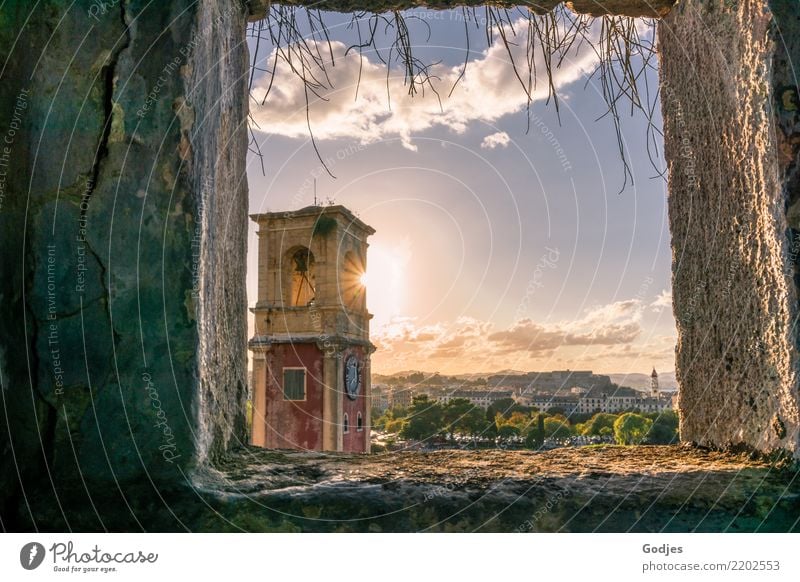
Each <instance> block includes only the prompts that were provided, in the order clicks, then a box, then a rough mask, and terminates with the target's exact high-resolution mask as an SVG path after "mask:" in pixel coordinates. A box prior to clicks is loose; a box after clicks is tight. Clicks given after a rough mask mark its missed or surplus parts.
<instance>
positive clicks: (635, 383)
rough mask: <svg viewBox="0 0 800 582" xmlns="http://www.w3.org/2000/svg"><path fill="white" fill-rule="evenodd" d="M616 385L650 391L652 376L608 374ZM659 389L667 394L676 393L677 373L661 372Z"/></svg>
mask: <svg viewBox="0 0 800 582" xmlns="http://www.w3.org/2000/svg"><path fill="white" fill-rule="evenodd" d="M607 375H608V376H610V377H611V381H612V382H614V384H618V385H620V386H629V387H630V388H635V389H637V390H649V389H650V374H607ZM658 387H659V388H660V389H661V390H664V391H665V392H674V391H675V390H677V389H678V383H677V382H676V381H675V372H661V373H659V374H658Z"/></svg>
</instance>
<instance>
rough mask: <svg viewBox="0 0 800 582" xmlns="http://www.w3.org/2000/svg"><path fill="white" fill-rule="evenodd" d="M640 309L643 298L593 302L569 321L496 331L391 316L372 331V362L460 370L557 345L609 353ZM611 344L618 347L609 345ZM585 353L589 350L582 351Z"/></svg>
mask: <svg viewBox="0 0 800 582" xmlns="http://www.w3.org/2000/svg"><path fill="white" fill-rule="evenodd" d="M644 309H645V304H643V303H642V302H641V301H639V300H636V299H631V300H626V301H618V302H615V303H610V304H608V305H601V306H597V307H594V308H592V309H589V310H587V311H586V312H585V313H584V314H583V316H582V317H580V318H579V319H576V320H573V321H562V322H557V323H540V322H535V321H533V320H531V319H523V320H520V321H518V322H516V323H515V324H513V325H512V326H510V327H509V328H507V329H504V330H500V331H493V326H492V324H491V323H489V322H485V321H480V320H476V319H473V318H467V317H461V318H459V319H458V320H456V321H454V322H452V323H437V324H433V325H418V324H417V322H416V321H415V320H414V319H412V318H395V319H394V320H393V321H392V323H391V324H390V325H387V326H385V327H383V328H381V329H379V330H375V332H374V333H373V338H372V339H373V342H374V343H375V344H376V345H377V346H378V351H377V352H376V354H375V356H374V357H375V358H376V360H375V365H376V366H377V367H379V368H382V369H405V368H408V367H412V368H414V367H415V366H416V368H415V369H417V368H419V367H420V365H421V364H422V363H425V362H427V363H429V364H430V365H431V366H429V367H434V368H436V369H439V370H441V371H446V370H448V369H451V370H459V369H461V370H462V371H463V369H464V368H465V367H466V365H467V364H475V365H478V367H480V364H479V362H490V363H489V364H486V365H488V366H489V367H494V368H498V369H499V368H500V367H503V366H504V365H513V364H514V363H515V362H516V363H519V361H520V360H522V361H527V360H528V359H529V358H549V357H553V355H554V353H555V352H556V351H557V350H559V349H561V348H567V347H571V346H581V347H583V348H585V349H587V350H595V349H596V350H599V351H598V355H599V354H601V353H608V354H613V353H617V351H618V350H622V349H625V348H626V347H627V349H628V350H629V346H631V344H633V343H634V342H635V341H636V340H637V339H638V338H639V337H640V335H641V332H642V328H641V319H642V314H643V311H644ZM614 347H615V348H616V350H617V351H614V352H611V351H608V350H611V349H612V348H614ZM622 353H626V352H622ZM589 355H591V352H589V353H587V354H585V357H589ZM582 357H584V356H582ZM487 369H488V368H487Z"/></svg>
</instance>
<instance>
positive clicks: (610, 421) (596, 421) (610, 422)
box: [581, 412, 617, 436]
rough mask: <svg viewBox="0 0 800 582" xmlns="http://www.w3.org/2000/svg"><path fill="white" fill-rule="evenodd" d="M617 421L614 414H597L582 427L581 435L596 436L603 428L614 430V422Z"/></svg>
mask: <svg viewBox="0 0 800 582" xmlns="http://www.w3.org/2000/svg"><path fill="white" fill-rule="evenodd" d="M615 420H617V415H616V414H607V413H605V412H598V413H597V414H595V415H594V416H593V417H592V418H590V419H589V420H588V421H586V424H585V425H584V427H583V431H582V433H581V434H584V435H586V436H598V435H600V431H601V430H603V428H606V427H608V428H609V429H613V428H614V421H615Z"/></svg>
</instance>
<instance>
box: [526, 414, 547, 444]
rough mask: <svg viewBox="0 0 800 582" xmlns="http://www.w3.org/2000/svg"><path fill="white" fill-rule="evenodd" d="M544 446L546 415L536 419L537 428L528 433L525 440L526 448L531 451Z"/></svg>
mask: <svg viewBox="0 0 800 582" xmlns="http://www.w3.org/2000/svg"><path fill="white" fill-rule="evenodd" d="M543 444H544V414H541V413H540V414H538V415H537V417H536V428H535V429H532V430H530V431H529V432H528V436H527V437H526V439H525V446H526V447H528V448H529V449H538V448H540V447H541V446H542V445H543Z"/></svg>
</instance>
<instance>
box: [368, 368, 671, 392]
mask: <svg viewBox="0 0 800 582" xmlns="http://www.w3.org/2000/svg"><path fill="white" fill-rule="evenodd" d="M414 374H422V375H423V376H424V377H425V378H431V377H433V376H435V375H436V372H420V371H419V370H404V371H402V372H395V373H394V374H373V375H372V382H373V383H375V384H386V383H390V382H389V381H390V380H391V379H393V378H401V377H404V378H407V377H409V376H412V375H414ZM525 374H527V372H520V371H519V370H499V371H497V372H475V373H471V374H452V375H449V374H448V375H445V374H442V378H443V379H444V380H445V381H447V380H449V379H453V378H455V379H458V380H464V381H469V382H471V381H474V380H476V379H478V378H488V377H490V376H524V375H525ZM603 375H604V376H608V377H610V378H611V381H612V382H613V383H614V384H617V385H619V386H627V387H629V388H634V389H636V390H649V389H650V374H603ZM658 385H659V388H661V390H664V391H665V392H672V391H675V390H677V389H678V383H677V382H676V381H675V372H662V373H660V374H659V375H658Z"/></svg>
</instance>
